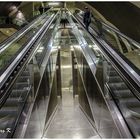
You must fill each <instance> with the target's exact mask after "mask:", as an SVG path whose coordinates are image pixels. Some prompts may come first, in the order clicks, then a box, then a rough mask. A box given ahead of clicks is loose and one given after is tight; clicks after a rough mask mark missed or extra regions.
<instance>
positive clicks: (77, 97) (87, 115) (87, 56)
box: [0, 11, 140, 138]
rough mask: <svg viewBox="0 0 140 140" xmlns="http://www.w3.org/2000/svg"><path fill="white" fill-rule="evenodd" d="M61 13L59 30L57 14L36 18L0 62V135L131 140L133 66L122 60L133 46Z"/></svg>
mask: <svg viewBox="0 0 140 140" xmlns="http://www.w3.org/2000/svg"><path fill="white" fill-rule="evenodd" d="M65 14H66V17H67V20H68V22H69V23H68V24H67V25H66V27H65V28H63V27H62V25H61V24H60V23H61V22H60V20H61V14H60V11H59V12H58V13H56V14H53V13H52V14H51V16H49V17H48V16H44V23H43V25H42V26H41V25H40V26H39V27H38V30H37V31H36V32H35V33H34V34H35V36H34V37H33V36H30V38H29V40H26V41H27V42H26V41H25V44H24V45H23V46H22V47H21V49H19V50H18V51H17V52H14V55H15V57H14V58H13V59H11V58H10V59H11V61H10V62H8V63H6V65H4V67H3V69H4V70H3V71H2V74H1V90H0V91H1V94H0V96H1V99H0V107H1V108H0V123H1V124H2V125H0V137H1V138H12V137H13V138H138V137H139V135H140V132H139V111H140V109H139V106H140V101H139V99H140V98H139V97H140V96H139V93H140V91H139V73H138V72H139V69H138V64H136V65H135V64H132V63H133V61H131V60H130V59H129V58H126V57H125V53H126V50H127V52H130V50H131V51H133V50H134V51H138V44H137V43H136V42H134V41H133V40H130V39H129V38H126V37H125V36H124V35H122V34H121V33H119V31H116V32H115V33H116V34H117V35H120V36H121V37H120V36H119V38H116V35H115V37H114V36H113V35H114V32H113V31H114V29H113V30H112V28H110V30H111V32H113V35H111V38H112V40H110V39H108V40H107V38H108V37H106V36H107V35H106V32H107V31H106V28H104V30H105V33H104V36H102V37H99V36H98V33H97V31H98V29H94V28H92V27H91V28H90V30H89V32H87V31H86V30H85V28H84V26H83V25H82V24H81V22H80V18H79V17H78V16H77V15H75V16H73V15H72V14H71V13H70V12H69V11H66V13H65ZM105 27H106V26H105ZM96 28H97V27H96ZM96 30H97V31H96ZM108 36H109V35H108ZM112 36H113V37H112ZM120 38H121V42H119V40H120ZM114 40H117V42H114ZM109 42H111V43H109ZM129 42H131V49H130V48H129V47H128V46H129V45H128V46H125V50H124V49H123V48H122V46H121V45H122V44H123V45H125V44H128V43H129ZM118 44H119V46H118ZM132 44H133V45H132ZM123 47H124V46H123ZM19 56H20V57H19Z"/></svg>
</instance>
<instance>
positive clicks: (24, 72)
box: [21, 71, 30, 76]
mask: <svg viewBox="0 0 140 140" xmlns="http://www.w3.org/2000/svg"><path fill="white" fill-rule="evenodd" d="M21 75H22V76H29V75H30V73H29V71H23V72H22V74H21Z"/></svg>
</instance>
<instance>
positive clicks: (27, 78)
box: [17, 76, 29, 83]
mask: <svg viewBox="0 0 140 140" xmlns="http://www.w3.org/2000/svg"><path fill="white" fill-rule="evenodd" d="M28 80H29V77H27V76H22V77H21V76H20V77H19V78H18V79H17V82H19V83H20V82H28Z"/></svg>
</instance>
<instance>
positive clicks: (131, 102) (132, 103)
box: [120, 98, 140, 108]
mask: <svg viewBox="0 0 140 140" xmlns="http://www.w3.org/2000/svg"><path fill="white" fill-rule="evenodd" d="M120 103H122V104H125V105H126V106H127V107H128V108H130V107H132V108H135V107H140V102H139V101H138V99H136V98H128V99H124V98H123V99H120Z"/></svg>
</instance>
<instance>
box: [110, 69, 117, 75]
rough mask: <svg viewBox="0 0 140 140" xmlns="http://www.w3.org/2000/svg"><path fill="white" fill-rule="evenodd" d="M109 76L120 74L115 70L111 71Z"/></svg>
mask: <svg viewBox="0 0 140 140" xmlns="http://www.w3.org/2000/svg"><path fill="white" fill-rule="evenodd" d="M109 76H118V73H117V72H116V71H115V70H111V71H109Z"/></svg>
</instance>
